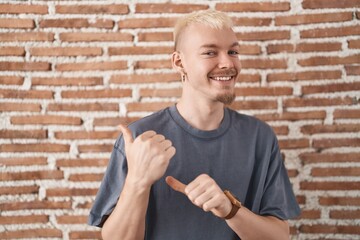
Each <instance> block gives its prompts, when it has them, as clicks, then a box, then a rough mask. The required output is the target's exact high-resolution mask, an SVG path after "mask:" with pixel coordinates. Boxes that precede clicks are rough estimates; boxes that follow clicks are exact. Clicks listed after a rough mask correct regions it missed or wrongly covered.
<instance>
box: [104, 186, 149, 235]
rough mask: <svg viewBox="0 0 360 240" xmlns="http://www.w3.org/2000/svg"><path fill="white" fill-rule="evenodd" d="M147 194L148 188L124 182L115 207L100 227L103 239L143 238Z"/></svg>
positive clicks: (147, 200)
mask: <svg viewBox="0 0 360 240" xmlns="http://www.w3.org/2000/svg"><path fill="white" fill-rule="evenodd" d="M149 194H150V188H138V187H134V186H133V185H131V186H130V185H129V184H126V183H125V185H124V188H123V191H122V193H121V195H120V198H119V200H118V203H117V204H116V207H115V209H114V210H113V212H112V213H111V215H110V216H109V218H108V219H107V220H106V222H105V223H104V226H103V228H102V231H101V234H102V237H103V239H104V240H107V239H111V240H113V239H121V240H128V239H131V240H136V239H144V233H145V215H146V210H147V207H148V202H149Z"/></svg>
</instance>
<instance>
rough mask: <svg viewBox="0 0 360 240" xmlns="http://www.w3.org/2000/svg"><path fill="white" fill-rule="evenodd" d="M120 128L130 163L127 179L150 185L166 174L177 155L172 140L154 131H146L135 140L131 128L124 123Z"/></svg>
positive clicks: (138, 183) (137, 183) (134, 182)
mask: <svg viewBox="0 0 360 240" xmlns="http://www.w3.org/2000/svg"><path fill="white" fill-rule="evenodd" d="M119 128H120V130H121V132H122V133H123V137H124V141H125V153H126V158H127V163H128V176H127V179H126V180H127V181H129V182H130V183H132V184H136V186H140V187H145V188H148V187H150V186H151V185H152V184H153V183H154V182H155V181H157V180H158V179H159V178H161V177H162V176H163V175H164V173H165V171H166V169H167V167H168V165H169V161H170V159H171V158H172V157H173V156H174V155H175V152H176V150H175V148H174V147H173V146H172V143H171V141H170V140H167V139H165V137H164V136H163V135H160V134H157V133H156V132H154V131H147V132H144V133H143V134H141V135H139V136H138V137H137V138H136V139H135V140H134V139H133V137H132V133H131V130H130V129H129V128H127V127H125V126H123V125H119Z"/></svg>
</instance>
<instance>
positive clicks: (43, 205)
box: [0, 200, 72, 211]
mask: <svg viewBox="0 0 360 240" xmlns="http://www.w3.org/2000/svg"><path fill="white" fill-rule="evenodd" d="M71 204H72V203H71V202H69V201H56V202H55V201H48V200H42V201H38V200H35V201H28V202H16V201H12V202H7V203H0V209H6V210H7V211H19V210H22V211H23V210H24V209H26V210H33V209H55V210H61V209H71Z"/></svg>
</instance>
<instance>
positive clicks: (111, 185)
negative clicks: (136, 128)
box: [88, 137, 127, 227]
mask: <svg viewBox="0 0 360 240" xmlns="http://www.w3.org/2000/svg"><path fill="white" fill-rule="evenodd" d="M123 145H124V144H123V138H122V137H121V138H119V139H118V141H117V142H116V143H115V145H114V148H113V151H112V153H111V157H110V160H109V163H108V167H107V169H106V172H105V175H104V177H103V180H102V182H101V185H100V188H99V191H98V193H97V195H96V198H95V202H94V204H93V206H92V208H91V211H90V215H89V218H88V224H89V225H92V226H96V227H102V226H103V224H104V222H105V221H106V219H107V218H108V217H109V215H110V214H111V212H112V211H113V209H114V208H115V205H116V203H117V201H118V199H119V196H120V192H121V191H122V188H123V186H124V182H125V178H126V174H127V161H126V158H125V154H124V153H123V151H122V150H121V149H122V146H123Z"/></svg>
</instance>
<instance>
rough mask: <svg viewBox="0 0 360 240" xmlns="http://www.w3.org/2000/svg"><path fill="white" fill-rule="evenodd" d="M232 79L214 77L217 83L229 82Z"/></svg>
mask: <svg viewBox="0 0 360 240" xmlns="http://www.w3.org/2000/svg"><path fill="white" fill-rule="evenodd" d="M231 78H232V77H213V79H214V80H216V81H229V80H231Z"/></svg>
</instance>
